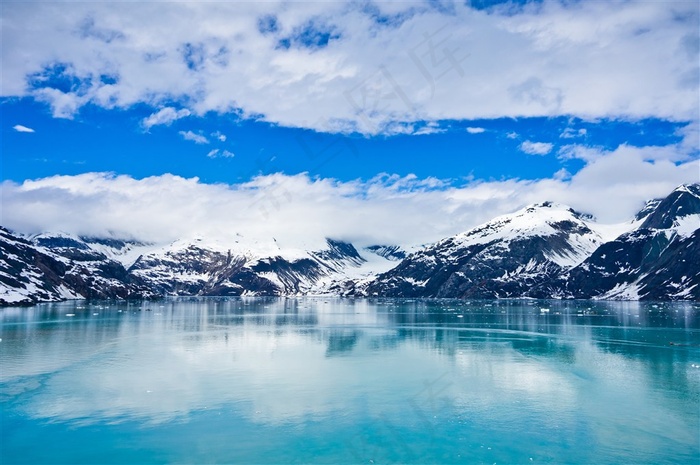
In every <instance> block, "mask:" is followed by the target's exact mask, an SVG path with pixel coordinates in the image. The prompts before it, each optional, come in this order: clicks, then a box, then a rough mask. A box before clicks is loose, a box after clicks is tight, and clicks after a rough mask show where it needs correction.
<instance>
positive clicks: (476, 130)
mask: <svg viewBox="0 0 700 465" xmlns="http://www.w3.org/2000/svg"><path fill="white" fill-rule="evenodd" d="M467 132H468V133H469V134H481V133H482V132H486V129H484V128H474V127H471V126H470V127H468V128H467Z"/></svg>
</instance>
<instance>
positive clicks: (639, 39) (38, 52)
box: [0, 0, 700, 241]
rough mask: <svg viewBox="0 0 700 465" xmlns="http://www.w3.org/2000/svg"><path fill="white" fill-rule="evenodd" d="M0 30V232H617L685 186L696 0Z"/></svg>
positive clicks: (182, 13) (453, 6) (694, 85)
mask: <svg viewBox="0 0 700 465" xmlns="http://www.w3.org/2000/svg"><path fill="white" fill-rule="evenodd" d="M154 18H157V19H154ZM0 27H2V37H3V41H2V65H3V72H2V85H1V86H0V88H1V90H2V94H1V95H0V109H1V110H2V124H1V127H0V133H1V135H2V141H1V142H0V143H1V149H2V165H1V172H0V181H3V182H2V185H1V187H2V207H3V208H2V221H1V222H2V223H3V225H5V226H7V227H11V228H12V229H15V230H17V231H20V232H26V233H31V232H37V231H40V230H54V229H62V230H67V231H73V232H76V233H94V234H108V235H115V234H116V235H119V234H121V235H124V236H139V235H142V234H146V235H148V234H151V235H153V234H156V233H154V232H153V231H162V230H165V229H170V230H172V231H174V232H173V235H175V234H194V233H195V232H197V231H195V230H194V229H196V228H194V229H192V230H187V231H182V230H181V228H180V227H179V226H177V227H176V226H173V224H175V223H177V224H179V223H182V222H188V221H187V220H188V219H189V218H190V216H191V212H192V211H195V210H197V209H203V210H202V211H203V213H202V216H201V217H200V218H199V222H200V223H201V224H205V226H202V228H201V229H202V230H203V231H209V232H211V231H212V230H213V229H216V228H214V227H213V226H212V224H213V223H212V220H211V218H213V217H215V216H217V215H218V214H219V212H220V210H221V203H222V201H223V200H222V199H224V198H226V199H228V200H227V202H229V203H231V204H235V205H238V210H239V211H241V212H243V213H240V215H242V216H240V217H236V216H235V215H231V216H230V218H231V219H230V221H231V226H230V227H234V226H235V225H238V224H240V223H241V222H244V221H248V218H250V217H251V214H254V215H258V216H261V218H262V220H264V221H263V223H264V225H263V226H264V228H263V232H260V231H258V232H256V233H255V234H258V233H259V234H268V232H269V231H277V230H278V229H283V230H287V229H289V227H288V225H289V224H290V221H294V220H293V218H295V217H298V218H301V217H303V216H304V217H305V221H304V224H305V225H306V224H308V227H306V226H303V225H300V226H299V236H304V235H313V234H316V235H320V234H331V232H328V231H326V232H321V231H324V230H325V229H324V228H327V224H329V223H337V224H341V223H342V222H343V221H342V219H343V218H341V217H342V216H343V215H347V214H348V212H355V213H354V214H355V215H357V216H358V217H360V216H361V217H363V218H365V219H366V218H368V215H371V216H372V219H371V222H370V223H371V224H372V227H373V228H377V229H382V230H386V231H388V233H387V235H388V239H387V240H390V239H391V237H392V234H393V235H396V236H401V237H402V238H403V239H401V240H404V241H410V240H413V241H426V240H431V239H439V238H441V237H444V236H445V235H447V234H451V233H455V232H459V231H461V230H464V229H465V228H467V227H470V226H473V225H475V224H476V223H478V222H479V221H482V220H487V219H490V217H493V216H495V215H497V214H501V213H507V212H510V211H513V210H515V209H517V208H519V207H522V206H523V205H524V204H526V203H529V202H537V201H545V200H557V201H560V202H563V203H567V204H569V205H572V206H573V207H575V208H578V209H580V210H584V211H586V212H589V213H592V214H594V215H596V216H597V217H598V218H600V219H601V221H607V222H614V221H622V220H624V219H626V218H629V217H630V216H631V215H633V214H634V212H635V211H636V210H637V209H638V208H640V207H641V206H642V205H643V204H644V201H645V200H647V199H650V198H654V197H659V196H663V195H665V194H666V193H668V192H669V191H670V190H671V189H673V188H674V187H675V186H677V185H678V184H681V183H684V182H697V181H698V180H699V178H700V171H699V170H700V168H699V165H698V159H699V153H700V152H699V148H700V142H699V137H700V136H699V134H700V129H699V127H700V126H699V121H700V115H699V111H700V108H699V107H700V103H699V102H700V95H699V93H700V90H699V89H700V82H699V81H700V64H699V63H700V36H699V34H698V30H699V27H700V6H698V3H697V2H696V1H685V0H681V1H676V2H672V3H669V2H661V1H658V2H656V1H652V2H650V1H644V0H630V1H618V0H610V1H602V2H576V1H574V2H571V1H563V0H543V1H525V0H522V1H521V0H519V1H500V0H499V1H482V0H479V1H476V0H472V1H467V2H457V1H415V2H407V1H385V2H374V1H369V0H367V1H361V2H358V1H331V2H297V1H274V0H270V1H268V2H260V3H254V2H207V3H201V4H200V3H194V2H190V3H187V2H184V3H171V2H165V3H163V2H141V3H138V4H136V3H131V2H128V3H123V2H116V1H114V2H99V3H95V2H91V3H90V2H88V3H80V2H69V3H66V2H53V1H42V2H34V1H26V2H4V3H3V10H2V23H1V25H0ZM127 189H128V190H130V192H128V193H127V192H126V191H125V190H127ZM221 189H223V191H222V190H221ZM163 192H177V193H178V195H173V196H171V197H172V198H173V199H174V198H178V200H177V203H164V204H163V203H158V202H160V201H162V200H163V196H162V193H163ZM280 192H282V193H283V195H282V197H283V200H284V201H282V202H280V201H278V199H277V197H279V196H280ZM180 193H182V195H181V196H179V194H180ZM185 193H186V195H185ZM137 194H138V195H137ZM230 196H233V197H235V198H233V197H230ZM147 198H154V199H156V198H157V199H159V200H158V202H156V201H155V200H154V201H153V202H154V203H153V204H149V203H148V202H147V201H146V200H144V199H147ZM261 198H262V200H261ZM165 200H167V198H165ZM270 200H272V201H270ZM261 202H262V203H265V202H267V203H271V204H272V207H271V208H267V207H265V208H263V207H259V205H261ZM319 202H321V203H319ZM347 202H350V203H347ZM341 205H343V206H342V207H341ZM251 206H252V207H251ZM116 207H118V208H116ZM283 210H284V212H283ZM86 211H90V212H93V213H91V215H92V216H91V217H90V218H87V219H86V218H84V216H85V215H84V214H85V212H86ZM119 211H123V212H125V213H124V214H125V215H127V217H128V218H129V221H127V220H126V219H125V217H120V216H119V215H118V213H117V212H119ZM314 211H317V212H324V213H323V215H321V214H320V213H318V214H316V216H315V218H316V219H315V220H312V219H310V218H311V216H313V215H314V213H312V212H314ZM401 211H409V212H411V213H412V216H413V217H414V218H415V220H414V221H416V222H430V223H432V224H435V226H434V227H432V229H430V228H428V229H425V230H421V227H422V226H418V225H416V224H414V223H406V222H405V221H403V220H402V219H400V218H397V216H396V215H398V213H397V212H401ZM53 212H60V214H56V215H54V214H53ZM67 212H73V213H70V214H69V213H67ZM102 212H109V214H110V215H111V216H106V217H103V216H101V215H102V214H103V213H102ZM164 212H167V213H164ZM71 215H73V216H71ZM139 215H140V216H139ZM188 215H190V216H188ZM245 215H247V216H245ZM254 215H253V216H254ZM136 217H141V218H143V219H142V220H141V221H134V218H136ZM173 222H174V223H173ZM145 223H149V224H150V223H153V224H154V225H155V226H154V228H153V230H151V229H149V228H150V226H148V227H147V226H146V225H145ZM263 223H261V224H263ZM355 223H358V222H357V221H355ZM125 224H129V225H132V226H124V225H125ZM217 224H218V223H217ZM207 225H208V226H207ZM217 227H218V228H220V227H221V225H219V226H217ZM236 227H237V226H236ZM261 227H262V226H261ZM345 227H346V229H349V230H352V229H353V227H352V225H347V224H346V225H345ZM363 227H364V228H365V229H366V228H367V226H366V225H365V226H363ZM129 228H131V229H129ZM304 228H306V229H304ZM292 229H293V228H292ZM144 231H149V232H147V233H144ZM178 231H179V232H178ZM392 231H393V232H392ZM406 231H413V232H415V234H416V235H417V237H408V236H407V233H406ZM420 231H422V232H420ZM200 232H201V231H199V232H198V233H200ZM335 234H338V233H337V232H336V233H335ZM349 234H350V235H353V234H354V235H355V236H357V237H359V236H362V235H363V234H364V230H360V229H357V230H356V231H355V232H354V233H349ZM418 236H420V237H418ZM368 240H369V239H368Z"/></svg>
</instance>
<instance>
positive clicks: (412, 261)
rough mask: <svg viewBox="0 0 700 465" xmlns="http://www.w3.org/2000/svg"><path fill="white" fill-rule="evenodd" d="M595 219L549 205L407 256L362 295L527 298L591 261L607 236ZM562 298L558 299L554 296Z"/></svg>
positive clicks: (568, 209) (562, 207)
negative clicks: (592, 224)
mask: <svg viewBox="0 0 700 465" xmlns="http://www.w3.org/2000/svg"><path fill="white" fill-rule="evenodd" d="M588 220H590V217H588V216H586V215H582V214H580V213H577V212H575V211H574V210H572V209H570V208H568V207H566V206H563V205H559V204H555V203H551V202H545V203H541V204H537V205H532V206H530V207H527V208H524V209H522V210H520V211H518V212H516V213H513V214H510V215H504V216H500V217H498V218H495V219H493V220H491V221H489V222H487V223H485V224H483V225H481V226H477V227H476V228H473V229H470V230H468V231H466V232H464V233H461V234H458V235H456V236H454V237H450V238H447V239H444V240H442V241H439V242H437V243H436V244H434V245H432V246H429V247H427V248H425V249H424V250H421V251H419V252H416V253H413V254H411V255H409V256H408V257H406V259H404V260H403V261H402V262H401V263H400V264H399V265H398V266H397V267H396V268H393V269H392V270H390V271H388V272H386V273H384V274H381V275H379V276H378V277H377V278H376V279H375V280H374V281H373V282H371V283H369V284H368V285H367V286H366V288H365V289H363V290H360V293H362V294H364V295H369V296H375V295H376V296H389V297H456V298H504V297H522V296H526V295H528V291H529V290H530V289H531V288H533V287H536V286H538V285H541V284H542V283H544V282H547V281H550V280H552V279H553V278H554V277H556V276H558V275H559V274H561V273H562V272H563V271H565V270H568V269H569V268H571V267H573V266H575V265H577V264H579V263H580V262H582V261H583V260H585V259H586V258H587V257H588V256H589V255H590V254H591V253H593V251H594V250H595V249H596V248H597V247H599V246H600V245H601V244H602V243H603V240H602V238H601V236H600V235H599V234H598V233H597V232H595V231H594V230H592V229H591V228H590V227H589V224H588V223H587V221H588ZM553 297H557V295H553Z"/></svg>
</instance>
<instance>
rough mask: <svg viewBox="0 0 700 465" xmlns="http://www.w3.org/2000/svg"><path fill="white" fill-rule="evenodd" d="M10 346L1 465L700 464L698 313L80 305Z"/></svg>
mask: <svg viewBox="0 0 700 465" xmlns="http://www.w3.org/2000/svg"><path fill="white" fill-rule="evenodd" d="M69 315H70V316H69ZM0 338H1V339H2V340H1V341H0V415H1V417H0V421H1V423H0V433H1V435H0V440H1V443H0V454H1V456H0V463H2V464H13V463H56V464H57V463H71V464H77V463H243V464H257V463H261V464H262V463H360V464H371V463H375V464H380V463H420V464H429V463H486V464H493V463H498V464H504V463H505V464H509V463H522V464H530V463H555V464H564V463H566V464H569V463H571V464H593V463H595V464H601V463H616V464H622V463H635V464H643V463H648V464H663V463H688V464H697V463H699V462H700V305H698V304H692V303H686V304H662V303H657V304H653V303H649V304H646V303H645V304H640V303H601V302H548V301H547V302H542V301H534V302H533V301H530V302H528V301H500V302H484V301H478V302H477V301H472V302H461V301H450V300H441V301H419V300H418V301H414V300H391V299H386V300H359V299H358V300H352V299H322V298H299V299H266V298H239V299H180V300H166V301H163V302H156V303H153V302H150V303H114V302H112V303H109V302H101V303H86V302H67V303H60V304H43V305H38V306H35V307H31V308H6V309H2V310H0Z"/></svg>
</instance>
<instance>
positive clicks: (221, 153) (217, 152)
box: [207, 149, 236, 158]
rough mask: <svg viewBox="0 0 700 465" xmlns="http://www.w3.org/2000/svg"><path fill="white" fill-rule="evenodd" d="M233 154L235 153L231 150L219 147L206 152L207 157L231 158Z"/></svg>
mask: <svg viewBox="0 0 700 465" xmlns="http://www.w3.org/2000/svg"><path fill="white" fill-rule="evenodd" d="M235 156H236V155H235V154H234V153H233V152H229V151H228V150H221V149H213V150H210V151H209V153H207V157H209V158H233V157H235Z"/></svg>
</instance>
